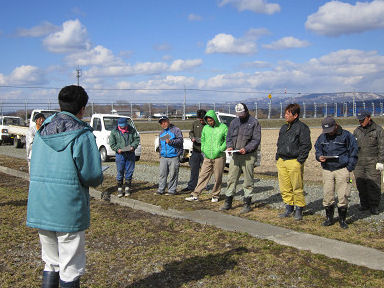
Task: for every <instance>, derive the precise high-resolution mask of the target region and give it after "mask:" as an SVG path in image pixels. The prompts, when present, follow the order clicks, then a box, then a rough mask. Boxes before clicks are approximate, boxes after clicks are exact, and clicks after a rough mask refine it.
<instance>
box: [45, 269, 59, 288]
mask: <svg viewBox="0 0 384 288" xmlns="http://www.w3.org/2000/svg"><path fill="white" fill-rule="evenodd" d="M59 280H60V276H59V272H54V271H43V283H42V284H41V288H59Z"/></svg>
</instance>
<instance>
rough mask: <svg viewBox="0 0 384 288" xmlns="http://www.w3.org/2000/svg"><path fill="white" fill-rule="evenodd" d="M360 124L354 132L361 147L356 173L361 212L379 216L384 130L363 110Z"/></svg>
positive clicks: (360, 114) (358, 116)
mask: <svg viewBox="0 0 384 288" xmlns="http://www.w3.org/2000/svg"><path fill="white" fill-rule="evenodd" d="M357 119H358V120H359V122H360V126H358V127H357V128H356V129H355V131H354V132H353V136H355V137H356V140H357V145H358V146H359V154H358V155H359V160H358V162H357V165H356V169H355V171H354V174H355V178H356V186H357V190H358V191H359V197H360V208H359V210H360V211H365V210H370V212H371V214H373V215H377V214H379V209H378V208H379V204H380V199H381V179H380V178H381V177H380V176H381V171H383V168H384V167H383V166H384V165H383V163H384V132H383V128H382V127H381V126H379V125H377V124H376V123H375V122H374V121H373V120H372V119H371V113H370V112H369V111H367V110H363V111H361V112H360V113H358V114H357Z"/></svg>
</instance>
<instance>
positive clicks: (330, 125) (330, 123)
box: [321, 116, 336, 133]
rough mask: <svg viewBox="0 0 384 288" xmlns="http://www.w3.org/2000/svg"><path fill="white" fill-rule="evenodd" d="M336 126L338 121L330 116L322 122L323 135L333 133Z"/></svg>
mask: <svg viewBox="0 0 384 288" xmlns="http://www.w3.org/2000/svg"><path fill="white" fill-rule="evenodd" d="M335 126H336V121H335V119H333V118H332V117H330V116H328V117H325V118H324V119H323V121H321V127H322V128H323V133H331V132H332V131H333V130H334V129H335Z"/></svg>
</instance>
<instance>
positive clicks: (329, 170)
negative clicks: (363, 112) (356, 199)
mask: <svg viewBox="0 0 384 288" xmlns="http://www.w3.org/2000/svg"><path fill="white" fill-rule="evenodd" d="M321 126H322V128H323V133H322V134H321V135H320V136H319V138H317V141H316V143H315V150H316V153H315V156H316V160H317V161H319V162H320V163H321V167H322V168H323V194H324V196H323V206H324V209H325V214H326V220H325V221H324V222H323V226H330V225H333V216H334V211H335V205H336V201H335V194H336V195H337V198H338V203H337V206H338V212H339V224H340V227H341V228H343V229H347V228H348V224H347V223H346V217H347V210H348V204H349V198H350V196H351V186H352V180H351V179H352V178H351V172H352V171H353V170H354V169H355V166H356V163H357V152H358V146H357V142H356V139H355V137H354V136H353V135H352V134H351V133H350V132H349V131H347V130H344V129H342V127H341V126H340V125H338V124H337V123H336V121H335V119H333V118H332V117H326V118H324V119H323V121H322V122H321ZM328 156H338V157H328Z"/></svg>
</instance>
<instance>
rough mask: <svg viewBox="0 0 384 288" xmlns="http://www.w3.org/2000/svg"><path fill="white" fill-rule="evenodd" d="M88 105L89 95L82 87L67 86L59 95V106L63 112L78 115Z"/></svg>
mask: <svg viewBox="0 0 384 288" xmlns="http://www.w3.org/2000/svg"><path fill="white" fill-rule="evenodd" d="M87 103H88V94H87V92H85V90H84V88H83V87H81V86H76V85H70V86H65V87H64V88H63V89H61V90H60V93H59V105H60V109H61V111H66V112H69V113H72V114H73V115H76V114H77V113H79V112H80V110H81V108H83V107H85V106H86V105H87Z"/></svg>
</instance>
